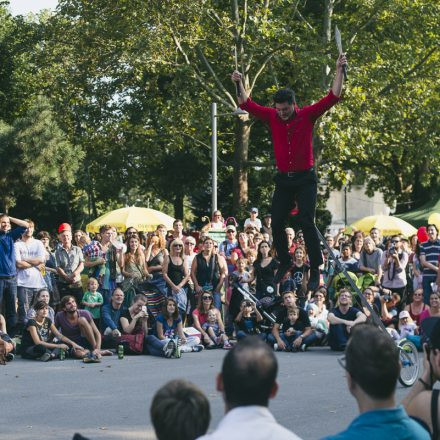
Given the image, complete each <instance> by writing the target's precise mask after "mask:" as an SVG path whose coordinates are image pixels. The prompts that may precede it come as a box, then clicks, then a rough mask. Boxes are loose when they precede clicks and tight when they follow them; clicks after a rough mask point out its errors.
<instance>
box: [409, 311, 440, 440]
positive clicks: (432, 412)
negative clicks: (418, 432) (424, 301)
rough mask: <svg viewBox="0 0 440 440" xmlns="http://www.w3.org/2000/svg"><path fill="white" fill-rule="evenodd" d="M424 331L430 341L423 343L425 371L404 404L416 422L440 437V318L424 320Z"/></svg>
mask: <svg viewBox="0 0 440 440" xmlns="http://www.w3.org/2000/svg"><path fill="white" fill-rule="evenodd" d="M422 332H423V334H424V335H426V338H427V341H428V342H427V343H425V344H423V372H422V374H421V376H420V378H419V380H418V381H417V382H415V384H414V385H413V387H412V388H411V391H410V392H409V394H408V395H407V396H406V397H405V399H404V400H403V402H402V404H403V405H404V407H405V409H406V410H407V411H408V414H409V415H410V416H411V417H413V418H414V420H415V421H416V422H419V423H420V424H421V426H423V427H424V428H426V429H428V430H429V433H430V434H431V438H432V439H438V438H439V437H440V417H439V411H438V407H439V393H440V392H439V390H438V389H435V390H434V389H433V387H434V385H435V384H436V383H437V382H438V381H439V380H440V318H438V317H436V318H428V319H425V320H423V321H422Z"/></svg>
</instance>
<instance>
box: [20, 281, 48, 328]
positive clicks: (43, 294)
mask: <svg viewBox="0 0 440 440" xmlns="http://www.w3.org/2000/svg"><path fill="white" fill-rule="evenodd" d="M38 301H43V302H45V303H46V304H47V306H48V307H47V317H48V318H49V319H50V320H51V321H52V322H55V310H54V309H53V308H52V307H51V306H50V305H49V302H50V295H49V291H48V290H47V289H46V288H44V289H40V290H39V291H38V292H37V293H36V295H35V299H34V303H33V304H32V305H31V306H30V307H29V310H28V312H27V313H26V317H25V321H24V322H25V324H27V322H28V321H29V319H33V318H35V308H34V306H35V304H36V303H37V302H38Z"/></svg>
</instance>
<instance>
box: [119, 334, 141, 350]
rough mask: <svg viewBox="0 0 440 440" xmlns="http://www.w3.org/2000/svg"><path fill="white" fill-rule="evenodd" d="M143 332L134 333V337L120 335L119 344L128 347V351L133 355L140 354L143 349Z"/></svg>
mask: <svg viewBox="0 0 440 440" xmlns="http://www.w3.org/2000/svg"><path fill="white" fill-rule="evenodd" d="M144 336H145V335H144V332H140V333H136V334H135V335H128V334H127V335H122V336H121V337H120V338H119V342H120V343H121V344H123V345H128V349H129V351H130V352H132V353H133V354H141V353H142V350H143V349H144Z"/></svg>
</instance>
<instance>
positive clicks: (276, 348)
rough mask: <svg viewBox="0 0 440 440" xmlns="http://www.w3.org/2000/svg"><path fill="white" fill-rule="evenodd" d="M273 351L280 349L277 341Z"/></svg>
mask: <svg viewBox="0 0 440 440" xmlns="http://www.w3.org/2000/svg"><path fill="white" fill-rule="evenodd" d="M273 351H278V344H277V343H276V342H275V344H273Z"/></svg>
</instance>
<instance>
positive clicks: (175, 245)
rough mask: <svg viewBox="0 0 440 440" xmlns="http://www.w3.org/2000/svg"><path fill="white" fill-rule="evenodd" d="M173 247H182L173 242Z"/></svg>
mask: <svg viewBox="0 0 440 440" xmlns="http://www.w3.org/2000/svg"><path fill="white" fill-rule="evenodd" d="M173 247H178V248H181V247H183V246H182V245H181V244H173Z"/></svg>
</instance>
